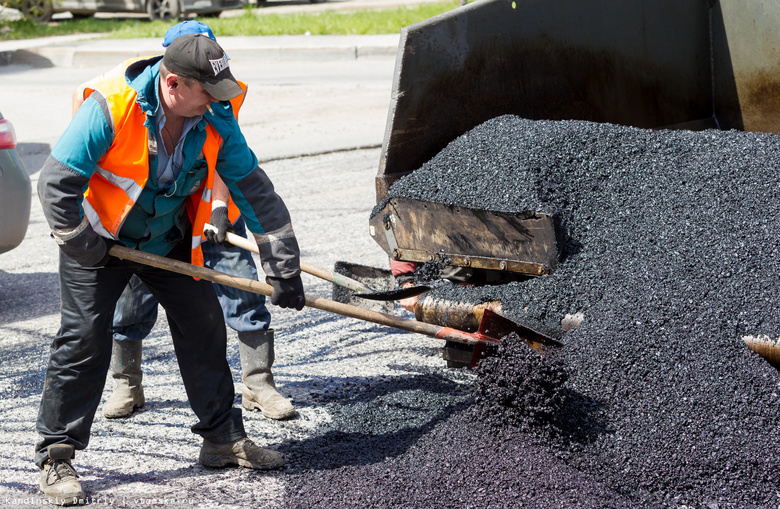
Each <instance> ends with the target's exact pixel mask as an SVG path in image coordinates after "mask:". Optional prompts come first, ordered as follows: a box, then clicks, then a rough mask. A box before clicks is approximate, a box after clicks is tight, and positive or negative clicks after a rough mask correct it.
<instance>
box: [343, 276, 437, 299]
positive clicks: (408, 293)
mask: <svg viewBox="0 0 780 509" xmlns="http://www.w3.org/2000/svg"><path fill="white" fill-rule="evenodd" d="M451 284H452V282H451V281H450V280H449V279H439V280H437V281H433V282H431V283H428V284H424V285H416V286H407V287H404V288H393V289H392V290H374V291H373V292H359V293H355V294H354V295H355V297H360V298H361V299H368V300H401V299H408V298H409V297H416V296H418V295H422V294H423V293H426V292H430V291H431V290H436V289H437V288H442V287H445V286H449V285H451Z"/></svg>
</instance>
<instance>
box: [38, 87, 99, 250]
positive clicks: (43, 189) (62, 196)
mask: <svg viewBox="0 0 780 509" xmlns="http://www.w3.org/2000/svg"><path fill="white" fill-rule="evenodd" d="M110 139H111V129H110V127H108V125H107V122H106V118H105V116H104V114H103V112H102V111H101V108H100V105H99V104H98V103H97V101H95V100H87V101H86V102H85V103H84V105H83V106H82V107H81V108H80V109H79V111H78V112H77V113H76V115H75V116H74V117H73V119H72V120H71V123H70V125H69V126H68V128H67V129H66V130H65V132H64V133H63V135H62V136H61V137H60V139H59V140H58V141H57V143H56V145H55V146H54V149H52V153H51V155H50V156H49V157H48V158H47V159H46V162H45V163H44V165H43V168H42V169H41V174H40V177H39V179H38V198H39V199H40V201H41V205H42V207H43V214H44V217H45V218H46V221H47V222H48V223H49V227H50V228H51V232H52V233H51V234H52V237H53V238H54V240H55V241H56V242H57V244H58V245H59V246H60V248H61V249H62V251H63V252H64V253H65V254H66V255H68V256H70V257H71V258H73V259H74V260H76V261H77V262H79V263H81V264H83V265H94V264H95V263H96V262H98V261H100V260H101V259H102V258H103V257H104V256H105V254H106V249H107V246H106V242H105V240H103V239H102V238H101V237H100V236H99V235H98V234H97V233H95V231H94V230H93V229H92V226H91V225H90V224H89V221H88V220H87V218H86V217H85V216H84V209H83V208H82V205H81V204H82V200H83V199H84V191H86V189H87V185H88V184H89V179H90V178H91V177H92V174H93V173H94V171H95V167H96V166H97V161H99V160H100V158H101V157H102V155H103V154H104V153H105V151H106V149H107V148H108V146H110V143H111V142H110Z"/></svg>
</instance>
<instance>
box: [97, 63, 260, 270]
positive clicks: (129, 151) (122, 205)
mask: <svg viewBox="0 0 780 509" xmlns="http://www.w3.org/2000/svg"><path fill="white" fill-rule="evenodd" d="M128 62H130V63H132V61H128ZM128 65H129V64H128ZM239 84H240V85H241V87H242V88H243V89H244V94H242V95H240V96H238V97H236V98H234V99H233V100H231V103H232V105H233V112H234V115H235V116H236V118H237V116H238V109H239V108H240V107H241V104H242V103H243V100H244V95H245V94H246V89H247V86H246V84H244V83H242V82H239ZM94 91H99V92H100V93H101V94H102V95H104V96H105V97H106V100H107V103H108V105H109V108H110V110H111V117H112V119H113V121H114V132H115V136H114V141H113V143H112V145H111V150H109V151H108V152H106V153H105V154H104V155H103V157H102V158H101V159H100V161H99V162H98V167H97V170H96V171H95V173H94V174H93V175H92V178H91V179H90V181H89V186H88V188H87V191H86V192H85V193H84V211H85V214H86V215H87V217H88V219H89V221H90V224H91V225H92V227H93V229H95V231H96V232H98V233H102V234H103V235H104V236H105V235H106V234H108V235H109V236H110V237H111V238H113V239H116V238H117V235H118V233H119V229H120V228H121V226H122V223H123V222H124V220H125V218H126V217H127V214H128V213H129V212H130V209H132V208H133V205H135V202H136V200H137V199H138V197H139V196H140V195H141V192H142V191H143V188H144V186H145V185H146V182H147V180H148V179H149V143H150V142H151V141H153V140H154V139H155V137H154V135H153V134H152V133H149V132H148V130H147V128H146V126H145V125H144V122H145V120H146V114H145V113H144V112H143V111H142V110H141V108H140V107H138V106H137V105H136V102H135V98H136V91H135V90H134V89H133V88H132V87H130V86H129V85H128V84H127V82H126V81H125V76H124V73H122V74H121V75H118V76H114V77H111V78H108V79H106V80H104V81H101V82H100V83H98V84H96V85H94V86H93V87H91V88H89V89H87V90H86V91H85V94H84V95H85V96H87V97H88V96H89V95H90V94H91V93H93V92H94ZM206 134H207V135H206V141H205V142H204V143H203V147H202V148H201V153H202V155H203V158H204V159H205V160H206V165H207V168H208V174H207V176H206V180H205V182H204V183H203V184H202V185H201V187H200V188H199V189H198V190H197V191H196V192H195V193H193V194H191V195H189V196H188V197H187V199H186V210H187V214H188V217H189V220H190V224H191V225H192V240H191V249H192V252H191V262H192V263H193V264H195V265H201V266H202V265H203V253H202V251H201V248H200V244H201V238H202V237H203V226H204V225H205V224H206V223H207V222H208V221H209V219H210V218H211V189H212V187H213V185H214V175H215V172H216V164H217V156H218V154H219V149H220V147H221V145H222V137H221V136H220V135H219V133H217V130H216V129H214V127H212V126H211V124H208V125H207V126H206ZM234 208H235V206H234Z"/></svg>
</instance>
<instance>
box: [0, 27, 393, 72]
mask: <svg viewBox="0 0 780 509" xmlns="http://www.w3.org/2000/svg"><path fill="white" fill-rule="evenodd" d="M98 37H100V36H99V35H89V34H86V35H85V34H79V35H68V36H60V37H47V38H43V39H27V40H18V41H1V42H0V65H10V64H19V65H30V66H34V67H81V66H98V67H112V66H114V65H116V63H117V62H119V61H122V60H125V59H128V58H135V57H140V56H146V55H157V54H161V53H162V49H163V48H162V46H161V45H160V40H159V38H148V39H100V38H98ZM399 38H400V34H382V35H281V36H257V37H220V38H219V43H220V45H221V46H222V47H223V48H224V49H225V51H226V52H227V54H228V55H230V58H231V59H235V60H236V61H244V60H252V61H290V60H318V61H322V60H354V59H357V58H371V57H394V56H395V55H396V54H397V53H398V42H399Z"/></svg>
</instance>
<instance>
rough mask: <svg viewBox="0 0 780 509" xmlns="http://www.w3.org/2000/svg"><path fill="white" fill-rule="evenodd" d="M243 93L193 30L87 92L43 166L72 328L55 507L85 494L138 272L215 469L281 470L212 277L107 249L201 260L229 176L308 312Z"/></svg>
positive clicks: (54, 428)
mask: <svg viewBox="0 0 780 509" xmlns="http://www.w3.org/2000/svg"><path fill="white" fill-rule="evenodd" d="M244 92H245V90H244V88H242V86H241V85H240V84H239V83H238V82H237V81H236V80H235V78H234V77H233V75H232V73H231V71H230V66H229V62H228V59H227V56H226V55H225V52H224V50H223V49H222V48H221V47H220V46H219V44H217V43H216V42H215V41H213V40H212V39H210V38H209V37H208V36H205V35H202V34H188V35H182V36H180V37H178V38H177V39H176V40H174V41H173V42H172V43H171V45H170V46H169V47H168V48H167V50H166V52H165V54H164V56H162V57H159V56H158V57H154V58H150V59H145V60H140V61H137V62H134V63H132V64H130V65H129V66H128V67H127V69H126V70H125V72H124V75H122V76H118V77H115V78H107V79H106V80H104V81H102V82H100V83H97V84H95V85H93V86H92V87H91V89H90V90H88V95H89V97H88V98H87V100H86V101H85V102H84V104H83V105H82V106H81V107H80V108H79V110H78V111H77V112H76V114H75V115H74V116H73V119H72V120H71V122H70V124H69V126H68V128H67V129H66V130H65V132H64V133H63V135H62V136H61V137H60V139H59V140H58V142H57V144H56V145H55V146H54V148H53V149H52V153H51V155H50V156H49V158H48V159H47V160H46V162H45V164H44V166H43V169H42V170H41V174H40V178H39V181H38V193H39V197H40V199H41V203H42V206H43V211H44V215H45V217H46V220H47V222H48V223H49V226H50V227H51V230H52V237H53V238H54V239H55V241H56V242H57V244H58V245H59V247H60V266H59V277H60V298H61V326H60V330H59V332H58V333H57V335H56V336H55V338H54V341H53V342H52V346H51V354H50V358H49V362H48V367H47V370H46V376H45V381H44V387H43V393H42V395H41V403H40V407H39V412H38V419H37V423H36V428H37V431H38V433H39V435H40V440H39V441H38V442H37V443H36V445H35V463H36V464H37V465H38V466H39V467H40V468H41V477H40V487H41V490H42V491H43V492H44V494H45V495H47V496H48V497H49V500H50V501H51V502H53V503H55V504H61V505H66V504H70V503H78V502H80V501H84V499H85V494H84V491H83V489H82V487H81V485H80V484H79V482H78V480H77V477H78V476H77V474H76V472H75V470H74V468H73V466H72V464H71V460H72V459H73V457H74V451H75V450H76V449H79V450H80V449H84V448H85V447H86V446H87V444H88V442H89V435H90V429H91V425H92V420H93V418H94V415H95V412H96V411H97V407H98V405H99V403H100V398H101V395H102V391H103V386H104V384H105V379H106V374H107V372H108V367H109V361H110V358H111V322H112V318H113V311H114V306H115V304H116V302H117V299H118V298H119V296H120V294H121V293H122V291H123V290H124V288H125V286H126V285H127V283H128V281H129V280H130V278H131V277H132V276H133V275H137V276H138V278H139V279H140V280H141V281H142V282H143V283H144V284H145V285H146V286H147V287H148V288H149V289H150V290H151V291H152V293H154V295H155V296H156V298H157V299H158V301H159V302H160V304H161V305H162V306H163V307H164V308H165V310H166V313H167V315H168V317H169V320H168V322H169V325H170V328H171V336H172V339H173V342H174V346H175V348H176V355H177V360H178V363H179V369H180V372H181V375H182V380H183V382H184V386H185V389H186V391H187V395H188V398H189V402H190V406H191V407H192V409H193V411H194V413H195V415H196V416H197V418H198V422H197V423H196V424H195V425H194V426H193V427H192V430H193V432H195V433H197V434H199V435H200V436H201V437H202V438H203V445H202V447H201V451H200V456H199V461H200V463H202V464H203V465H205V466H208V467H223V466H226V465H240V466H245V467H249V468H256V469H273V468H279V467H281V466H282V465H283V464H284V462H285V459H284V455H283V454H281V453H279V452H277V451H273V450H269V449H264V448H261V447H259V446H257V445H255V444H254V443H253V442H252V441H251V440H249V439H248V438H247V436H246V432H245V431H244V427H243V422H242V418H241V411H240V410H239V409H238V408H234V406H233V394H234V387H233V379H232V376H231V373H230V366H229V365H228V363H227V360H226V339H227V338H226V336H227V334H226V329H225V322H224V319H223V315H222V309H221V308H220V304H219V301H218V299H217V297H216V294H215V292H214V287H213V285H212V284H211V283H209V282H207V281H203V280H195V279H193V278H191V277H188V276H183V275H179V274H175V273H172V272H168V271H165V270H162V269H157V268H154V267H150V266H147V265H142V264H138V263H134V262H129V261H126V260H121V259H117V258H113V257H111V256H109V254H108V251H109V248H110V247H111V246H112V245H114V244H117V243H118V244H122V245H124V246H126V247H130V248H133V249H138V250H141V251H144V252H148V253H152V254H156V255H161V256H168V257H170V258H174V259H177V260H182V261H187V262H191V263H195V264H202V263H203V255H202V253H201V249H200V244H201V239H202V237H203V229H204V225H205V224H206V222H207V221H208V220H209V219H210V216H211V209H212V203H211V202H212V187H213V185H214V180H215V175H216V174H219V176H220V177H221V179H222V180H223V181H224V183H225V185H226V186H227V188H228V190H229V193H230V198H231V200H232V201H233V202H234V203H235V204H236V206H237V207H238V209H239V210H240V212H241V216H242V217H243V218H244V220H245V221H246V224H247V228H248V229H249V231H250V232H251V233H252V235H253V236H254V238H255V240H256V241H257V244H258V248H259V251H260V258H261V260H262V264H263V270H264V272H265V273H266V280H267V281H268V283H269V284H271V285H272V286H273V288H274V292H273V295H272V297H271V302H272V303H273V304H276V305H279V306H281V307H284V308H294V309H298V310H300V309H302V308H303V306H304V304H305V296H304V290H303V284H302V282H301V277H300V252H299V248H298V244H297V241H296V238H295V234H294V232H293V228H292V224H291V221H290V215H289V212H288V210H287V207H286V206H285V204H284V202H283V200H282V199H281V197H280V196H279V195H278V194H277V193H276V192H275V191H274V187H273V184H272V183H271V181H270V180H269V178H268V176H267V175H266V174H265V172H263V170H262V169H261V168H260V167H259V166H258V162H257V157H256V156H255V154H254V153H253V152H252V150H251V149H250V148H249V147H248V146H247V143H246V140H245V139H244V136H243V134H242V133H241V129H240V127H239V125H238V123H237V121H236V118H235V115H234V112H233V105H232V104H231V101H235V100H236V99H237V98H240V97H241V96H242V95H243V94H244Z"/></svg>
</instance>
